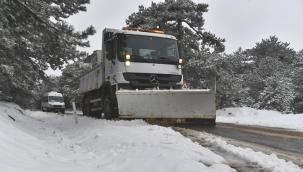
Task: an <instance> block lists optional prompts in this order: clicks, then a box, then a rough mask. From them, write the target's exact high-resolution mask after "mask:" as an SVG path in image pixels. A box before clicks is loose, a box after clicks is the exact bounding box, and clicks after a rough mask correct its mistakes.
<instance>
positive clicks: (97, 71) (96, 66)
mask: <svg viewBox="0 0 303 172" xmlns="http://www.w3.org/2000/svg"><path fill="white" fill-rule="evenodd" d="M101 54H102V51H101V50H96V51H94V53H93V54H91V55H90V56H88V57H87V58H86V59H85V60H84V62H86V63H90V64H91V65H92V69H90V70H88V71H86V72H85V73H83V74H82V75H81V76H80V90H79V93H80V94H82V93H85V92H89V91H92V90H95V89H98V88H100V86H102V84H103V83H104V62H103V60H102V58H101Z"/></svg>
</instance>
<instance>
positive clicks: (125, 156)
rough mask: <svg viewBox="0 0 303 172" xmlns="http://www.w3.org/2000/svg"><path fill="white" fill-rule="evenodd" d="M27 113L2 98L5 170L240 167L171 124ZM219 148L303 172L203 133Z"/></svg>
mask: <svg viewBox="0 0 303 172" xmlns="http://www.w3.org/2000/svg"><path fill="white" fill-rule="evenodd" d="M78 119H79V123H78V124H76V123H75V120H74V117H73V115H65V116H60V115H58V114H56V113H45V112H39V111H24V110H22V109H21V108H20V107H19V106H17V105H15V104H11V103H5V102H0V169H1V170H0V171H4V172H7V171H9V172H15V171H16V172H19V171H22V172H27V171H30V172H35V171H39V172H40V171H46V172H47V171H89V172H91V171H106V172H110V171H119V172H120V171H131V172H136V171H138V172H139V171H140V172H141V171H174V172H175V171H182V172H183V171H190V172H194V171H215V172H218V171H224V172H226V171H236V170H234V169H232V168H231V167H229V166H228V165H227V163H226V160H225V159H224V158H222V157H221V156H219V155H217V154H215V153H213V152H211V151H210V150H209V149H207V148H205V147H202V146H201V145H199V144H198V143H196V142H192V141H191V140H190V139H188V138H185V137H184V136H183V135H181V134H180V133H179V132H175V131H174V130H172V129H171V128H165V127H160V126H156V125H149V124H147V123H145V122H143V121H142V120H135V121H107V120H104V119H97V120H96V119H94V118H88V117H84V116H79V117H78ZM199 137H201V139H204V140H206V141H207V142H208V143H209V144H213V145H214V146H215V147H218V148H219V149H224V151H227V152H231V153H232V154H233V155H237V156H239V157H243V159H245V160H247V161H250V162H251V163H253V164H257V165H258V166H259V167H261V168H264V169H267V170H269V171H303V170H302V169H300V168H299V167H298V166H297V165H295V164H293V163H292V162H286V161H284V160H282V159H279V158H277V157H276V156H275V155H274V154H273V155H265V154H263V153H262V152H254V151H252V150H251V149H247V148H239V147H235V146H232V145H229V144H226V142H224V141H222V140H221V139H220V138H217V137H215V136H212V135H209V134H207V133H201V134H200V135H199Z"/></svg>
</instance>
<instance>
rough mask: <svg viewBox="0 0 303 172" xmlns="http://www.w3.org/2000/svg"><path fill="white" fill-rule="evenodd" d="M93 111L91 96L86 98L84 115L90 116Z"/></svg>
mask: <svg viewBox="0 0 303 172" xmlns="http://www.w3.org/2000/svg"><path fill="white" fill-rule="evenodd" d="M90 114H91V111H90V102H89V98H86V99H85V102H84V111H83V115H84V116H90Z"/></svg>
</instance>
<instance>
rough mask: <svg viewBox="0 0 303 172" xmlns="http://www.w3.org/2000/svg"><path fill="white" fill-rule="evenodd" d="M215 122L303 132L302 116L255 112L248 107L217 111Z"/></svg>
mask: <svg viewBox="0 0 303 172" xmlns="http://www.w3.org/2000/svg"><path fill="white" fill-rule="evenodd" d="M217 122H224V123H235V124H245V125H259V126H266V127H276V128H287V129H293V130H298V131H303V114H281V113H280V112H277V111H269V110H256V109H252V108H248V107H244V108H225V109H222V110H218V111H217Z"/></svg>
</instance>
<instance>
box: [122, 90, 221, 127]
mask: <svg viewBox="0 0 303 172" xmlns="http://www.w3.org/2000/svg"><path fill="white" fill-rule="evenodd" d="M116 95H117V100H118V107H119V108H118V110H119V118H130V119H138V118H140V119H171V120H176V122H179V123H185V122H206V123H208V122H213V123H214V122H215V119H216V95H215V91H214V90H209V89H199V90H120V91H117V92H116Z"/></svg>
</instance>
